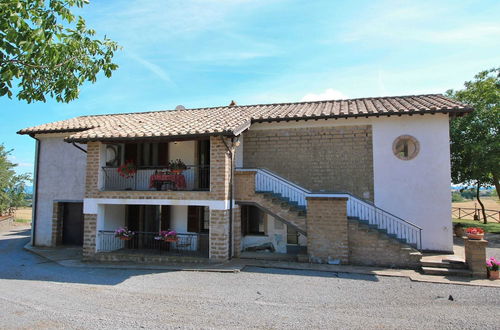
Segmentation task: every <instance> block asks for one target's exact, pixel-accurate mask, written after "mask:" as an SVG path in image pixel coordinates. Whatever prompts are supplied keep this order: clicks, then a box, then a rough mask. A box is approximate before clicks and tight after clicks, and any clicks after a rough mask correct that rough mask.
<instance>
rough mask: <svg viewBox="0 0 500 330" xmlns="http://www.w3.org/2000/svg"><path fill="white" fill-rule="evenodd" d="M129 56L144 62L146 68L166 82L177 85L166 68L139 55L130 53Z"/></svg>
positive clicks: (141, 62)
mask: <svg viewBox="0 0 500 330" xmlns="http://www.w3.org/2000/svg"><path fill="white" fill-rule="evenodd" d="M129 57H130V58H132V59H133V60H135V61H137V62H139V63H140V64H142V65H143V66H144V67H145V68H146V69H148V70H149V71H150V72H151V73H153V74H154V75H156V76H157V77H158V78H160V79H161V80H163V81H164V82H166V83H168V84H169V85H175V83H174V82H173V81H172V79H171V78H170V76H169V75H168V73H167V72H166V71H165V70H163V69H162V67H160V66H159V65H157V64H154V63H153V62H151V61H148V60H146V59H144V58H142V57H139V56H137V55H133V54H129Z"/></svg>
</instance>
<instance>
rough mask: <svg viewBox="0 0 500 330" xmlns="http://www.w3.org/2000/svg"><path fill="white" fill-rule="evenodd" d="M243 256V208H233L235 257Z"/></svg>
mask: <svg viewBox="0 0 500 330" xmlns="http://www.w3.org/2000/svg"><path fill="white" fill-rule="evenodd" d="M240 254H241V208H240V207H239V206H237V205H236V206H235V207H234V208H233V256H234V257H239V256H240Z"/></svg>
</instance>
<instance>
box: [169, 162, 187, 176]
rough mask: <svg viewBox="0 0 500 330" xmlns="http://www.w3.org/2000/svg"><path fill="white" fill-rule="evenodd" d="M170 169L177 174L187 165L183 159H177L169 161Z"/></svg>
mask: <svg viewBox="0 0 500 330" xmlns="http://www.w3.org/2000/svg"><path fill="white" fill-rule="evenodd" d="M168 169H169V170H170V171H171V172H173V173H175V174H181V173H182V171H184V170H186V169H187V166H186V164H184V162H183V161H182V160H180V159H176V160H172V161H170V162H169V163H168Z"/></svg>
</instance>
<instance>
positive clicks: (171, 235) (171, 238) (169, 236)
mask: <svg viewBox="0 0 500 330" xmlns="http://www.w3.org/2000/svg"><path fill="white" fill-rule="evenodd" d="M155 240H157V241H164V242H177V241H178V240H179V238H178V237H177V232H176V231H175V230H162V231H160V233H159V235H158V236H156V237H155Z"/></svg>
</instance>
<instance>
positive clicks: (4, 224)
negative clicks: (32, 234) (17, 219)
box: [0, 215, 14, 231]
mask: <svg viewBox="0 0 500 330" xmlns="http://www.w3.org/2000/svg"><path fill="white" fill-rule="evenodd" d="M13 222H14V216H13V215H8V216H0V231H7V230H10V228H11V226H12V223H13Z"/></svg>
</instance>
